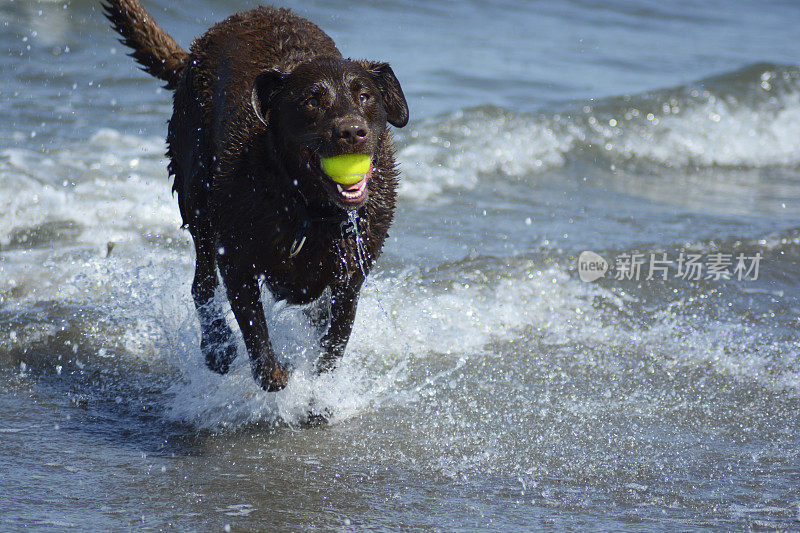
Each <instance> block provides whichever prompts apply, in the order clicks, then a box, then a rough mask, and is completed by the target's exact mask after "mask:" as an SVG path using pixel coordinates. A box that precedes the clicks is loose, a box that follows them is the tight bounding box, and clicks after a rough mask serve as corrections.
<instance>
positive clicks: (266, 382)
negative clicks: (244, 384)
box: [255, 363, 291, 392]
mask: <svg viewBox="0 0 800 533" xmlns="http://www.w3.org/2000/svg"><path fill="white" fill-rule="evenodd" d="M290 376H291V374H290V373H289V371H288V370H286V369H285V368H284V367H283V365H281V364H280V363H273V364H272V365H266V366H264V367H262V369H261V372H260V375H256V376H255V378H256V381H258V383H259V385H261V388H262V389H264V390H265V391H267V392H277V391H279V390H283V389H284V388H286V384H287V383H288V382H289V377H290Z"/></svg>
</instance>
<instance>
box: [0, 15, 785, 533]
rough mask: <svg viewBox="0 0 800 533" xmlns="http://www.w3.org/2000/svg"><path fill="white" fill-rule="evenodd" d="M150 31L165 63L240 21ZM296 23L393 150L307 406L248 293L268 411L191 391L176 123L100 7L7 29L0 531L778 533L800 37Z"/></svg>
mask: <svg viewBox="0 0 800 533" xmlns="http://www.w3.org/2000/svg"><path fill="white" fill-rule="evenodd" d="M600 4H603V5H600ZM145 5H147V7H149V8H150V10H151V12H152V14H153V15H154V16H155V17H156V19H157V20H159V22H160V23H161V24H162V25H163V26H164V27H165V28H166V29H168V30H169V31H170V32H171V33H173V35H175V36H176V38H177V39H178V40H179V41H180V42H181V43H182V44H183V45H184V46H188V43H189V42H190V40H191V38H193V37H194V36H196V35H197V34H199V33H200V32H202V31H203V30H204V29H205V28H206V27H208V26H209V25H210V24H211V23H213V22H216V21H217V20H219V19H221V18H222V17H224V16H225V15H227V14H229V13H231V12H233V11H236V10H239V9H243V8H246V7H249V6H250V4H246V3H244V2H234V1H228V2H221V1H219V2H211V1H199V2H192V3H185V4H184V3H173V2H164V1H163V0H153V1H149V2H148V1H145ZM295 7H296V9H297V10H298V11H299V12H300V13H301V14H303V15H304V16H307V17H309V18H311V19H312V20H314V21H315V22H317V23H318V24H320V25H321V26H322V27H323V28H324V29H326V30H327V31H328V32H329V33H330V34H331V35H332V36H333V37H334V38H335V39H336V40H337V42H339V43H340V45H341V48H342V50H343V52H344V53H345V54H346V55H348V56H353V57H372V58H380V59H384V60H388V61H390V62H391V63H392V65H393V67H394V70H395V72H396V73H397V74H398V77H399V78H400V80H401V82H402V84H403V86H404V88H405V90H406V94H407V96H408V100H409V103H410V106H411V111H412V117H413V120H412V123H411V124H410V125H409V127H407V128H405V129H403V130H398V131H397V132H396V137H397V146H398V158H399V161H400V164H401V168H402V172H403V178H402V185H401V189H400V203H399V208H398V212H397V217H396V223H395V225H394V226H393V228H392V231H391V237H390V239H389V241H388V242H387V244H386V247H385V250H384V254H383V255H382V257H381V258H380V259H379V261H378V263H377V267H376V269H375V271H374V272H373V274H372V275H371V277H370V278H369V279H368V281H367V283H366V285H365V287H364V289H363V291H362V295H361V301H360V306H359V312H358V317H357V320H356V323H355V328H354V331H353V336H352V339H351V341H350V344H349V346H348V350H347V354H346V356H345V358H344V360H343V361H342V364H341V365H340V367H339V368H338V369H337V370H336V371H335V372H334V373H332V374H328V375H323V376H315V375H314V373H313V372H312V368H313V362H314V357H315V356H316V355H317V354H318V351H317V348H316V343H317V341H318V336H319V334H318V333H317V332H315V331H314V330H313V329H312V328H311V327H310V326H309V323H308V319H307V317H306V315H307V311H308V310H302V309H293V308H290V307H288V306H286V305H285V304H284V303H283V302H275V301H273V300H272V299H271V298H270V296H269V295H267V294H265V295H264V299H265V302H266V303H267V315H268V320H269V323H270V324H271V335H272V337H273V340H274V343H275V346H276V349H277V351H278V353H280V354H281V357H282V358H283V359H284V360H285V361H286V362H287V363H289V364H291V365H292V367H294V368H295V373H294V375H293V378H292V380H291V381H290V382H289V385H288V387H287V388H286V390H284V391H282V392H280V393H277V394H274V393H265V392H263V391H261V390H260V389H259V388H258V387H257V386H256V385H255V383H254V382H253V380H252V378H251V376H250V369H249V365H248V362H247V358H246V356H245V354H244V348H243V346H240V347H239V349H240V354H241V355H240V357H239V358H238V359H237V361H236V362H235V364H234V367H233V369H232V370H231V372H230V373H229V374H228V375H226V376H218V375H216V374H213V373H211V372H209V371H208V370H206V369H205V367H204V365H203V358H202V356H201V354H200V352H199V330H198V325H197V322H196V319H195V316H194V310H193V306H192V303H191V297H190V293H189V289H190V283H191V276H192V271H193V259H192V253H193V252H192V249H191V244H190V241H189V239H188V236H187V234H186V233H185V232H184V231H182V230H180V229H179V224H180V220H179V214H178V210H177V204H176V201H175V199H174V198H172V196H171V194H170V186H169V181H168V179H167V175H166V161H165V158H164V156H163V153H164V149H165V146H164V141H163V138H164V134H165V129H166V127H165V120H166V119H167V118H168V116H169V113H170V109H171V107H170V106H171V99H170V95H169V93H168V92H167V91H165V90H162V89H159V88H158V83H156V82H155V81H154V80H152V79H149V78H147V76H145V75H144V74H142V73H140V72H139V71H138V70H137V69H136V67H135V66H134V64H133V62H132V61H131V60H130V59H129V58H127V57H126V56H125V50H124V49H123V47H122V46H121V45H119V44H118V43H117V42H116V41H115V38H114V36H113V35H112V33H111V31H110V30H109V29H108V27H107V23H106V22H105V20H104V19H103V18H102V16H101V15H100V13H99V12H98V11H97V9H96V5H95V3H93V2H90V1H88V0H80V1H72V2H69V3H65V2H62V1H51V2H34V1H30V0H27V1H11V2H5V3H3V4H2V5H0V24H1V25H2V29H3V31H2V32H0V43H1V44H2V48H1V49H0V50H1V55H0V57H1V58H2V59H1V60H0V61H2V72H3V76H2V81H0V110H2V112H3V117H4V121H3V126H2V127H0V183H1V184H2V188H0V413H2V414H0V443H1V447H2V450H3V453H2V454H0V472H2V475H0V494H2V497H0V529H3V530H13V529H24V528H30V527H33V528H36V529H49V528H52V529H55V530H62V529H66V528H70V527H72V528H75V529H87V528H89V529H95V530H104V529H114V530H123V529H140V528H149V529H166V528H170V527H174V528H176V529H178V530H219V529H223V528H224V527H225V526H226V525H229V526H231V528H232V529H233V530H236V529H237V528H238V529H242V530H274V529H287V530H309V529H322V530H329V529H341V530H365V529H370V530H373V529H377V530H380V529H404V530H406V529H419V530H422V529H426V530H427V529H439V530H452V529H461V530H482V529H493V530H495V529H496V530H508V531H517V530H520V529H552V530H564V529H572V530H585V529H593V530H598V529H600V530H602V529H607V530H632V531H640V530H650V529H655V530H698V529H723V530H736V529H748V528H755V529H767V530H770V529H789V530H794V529H798V528H800V521H798V519H799V518H798V517H799V516H800V437H799V436H798V431H800V405H799V404H798V401H800V361H799V360H798V354H800V331H799V330H798V326H800V324H799V323H798V313H800V299H799V297H800V265H798V259H800V215H798V207H799V206H800V69H798V67H797V66H796V65H797V64H798V61H800V52H798V50H800V49H799V48H798V41H797V33H796V32H797V27H798V23H800V6H798V5H796V4H794V3H791V2H786V3H779V2H774V3H770V5H763V4H758V5H756V4H755V3H752V4H751V3H749V2H703V3H689V2H685V3H684V2H677V3H652V2H636V3H631V2H609V3H584V2H565V3H559V4H554V5H552V6H551V5H550V4H539V3H527V2H510V3H509V2H505V3H502V4H499V5H498V4H486V3H460V2H458V3H457V2H445V3H441V2H440V3H430V2H428V3H418V4H406V3H403V4H399V3H393V2H377V3H376V2H351V3H348V4H347V7H346V8H342V7H341V6H339V5H335V4H333V3H330V4H329V3H325V2H312V3H308V2H304V3H298V4H297V5H296V6H295ZM585 250H591V251H593V252H595V253H597V254H599V255H600V256H602V257H603V258H605V259H606V260H607V261H608V262H609V263H610V264H611V266H612V267H613V266H614V263H615V261H616V260H617V259H619V258H621V257H625V256H626V254H637V253H639V254H642V255H643V257H646V258H648V259H649V258H650V256H653V255H654V254H657V257H662V254H666V256H667V257H668V258H669V259H671V260H677V259H678V258H679V257H680V255H681V254H682V253H683V254H684V257H686V256H687V255H689V254H694V255H697V256H699V257H700V258H701V259H702V260H703V261H704V262H706V263H708V262H709V261H710V260H711V257H712V256H713V255H714V254H717V253H722V254H730V257H731V258H735V257H737V256H743V257H746V258H753V257H756V256H758V257H760V258H761V261H760V265H759V267H760V268H759V272H758V275H757V276H755V277H756V278H757V279H751V278H752V277H753V276H751V278H747V277H746V276H745V277H744V279H741V280H740V279H738V277H737V276H736V275H733V276H731V278H732V279H724V278H723V279H714V278H713V276H712V277H711V279H705V277H706V276H702V279H683V278H681V276H680V275H679V271H678V265H677V263H676V262H675V263H673V264H671V266H670V267H669V270H668V271H667V272H666V274H667V276H666V277H667V279H666V280H664V279H662V278H661V276H654V277H653V279H650V280H646V279H645V277H646V276H645V274H646V268H645V269H644V270H643V273H642V275H641V276H640V277H639V279H638V280H637V279H632V280H631V279H628V280H625V279H623V280H617V279H615V277H616V276H617V274H618V271H617V270H616V269H612V270H611V271H609V272H608V273H607V274H606V276H605V277H604V278H601V279H599V280H597V281H595V282H592V283H587V282H583V281H581V280H580V278H579V275H578V274H579V273H578V265H577V258H578V256H579V254H580V253H581V252H582V251H585ZM364 260H366V259H364ZM732 260H733V259H732ZM732 266H733V265H732ZM731 270H732V268H731ZM751 274H752V272H751ZM323 300H324V299H323ZM317 305H318V306H321V309H322V310H323V311H324V308H325V305H326V302H325V301H321V302H319V303H318V304H317ZM314 412H319V413H329V414H330V416H331V420H330V423H329V424H328V425H324V426H320V427H309V426H308V424H307V421H308V415H309V414H310V413H312V414H313V413H314Z"/></svg>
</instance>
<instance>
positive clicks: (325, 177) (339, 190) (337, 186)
mask: <svg viewBox="0 0 800 533" xmlns="http://www.w3.org/2000/svg"><path fill="white" fill-rule="evenodd" d="M305 152H306V154H304V155H306V156H307V159H308V163H307V165H306V166H307V167H308V168H309V169H310V170H312V171H313V172H314V173H315V174H317V175H318V177H319V179H320V181H321V182H322V185H323V187H324V188H325V190H326V192H327V193H328V195H329V196H330V198H331V200H333V203H334V204H337V205H339V206H340V207H342V208H344V209H351V208H355V207H358V206H360V205H361V204H363V203H364V202H365V201H366V200H367V198H368V197H369V189H368V188H367V183H368V182H369V180H370V178H372V173H373V171H374V170H375V166H374V163H373V161H374V159H373V158H370V161H369V169H368V170H367V171H366V172H365V173H363V174H358V175H350V176H348V179H347V180H346V181H345V182H341V181H342V180H341V178H340V179H335V178H334V177H332V176H330V175H329V174H328V173H327V172H325V170H324V168H323V165H322V160H321V158H320V157H319V155H316V154H313V153H312V152H311V151H310V150H308V151H305ZM359 177H360V179H359Z"/></svg>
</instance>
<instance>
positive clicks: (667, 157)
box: [399, 64, 800, 199]
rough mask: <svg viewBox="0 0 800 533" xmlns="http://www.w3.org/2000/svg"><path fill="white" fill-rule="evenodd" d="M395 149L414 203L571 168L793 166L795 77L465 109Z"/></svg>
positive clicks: (781, 73)
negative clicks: (550, 108)
mask: <svg viewBox="0 0 800 533" xmlns="http://www.w3.org/2000/svg"><path fill="white" fill-rule="evenodd" d="M400 144H401V149H400V151H399V159H400V162H401V164H402V167H403V170H404V175H405V176H406V180H405V181H404V184H403V193H404V194H405V195H406V196H407V197H410V198H420V199H422V198H427V197H429V196H430V195H431V194H432V193H437V192H440V191H441V190H443V189H446V188H463V189H473V188H475V187H476V186H477V184H478V183H479V181H481V180H484V179H487V178H492V177H495V178H497V179H508V178H515V179H524V178H525V177H526V176H530V175H537V174H541V173H543V172H547V171H553V170H557V169H559V168H561V167H564V166H565V165H568V164H570V163H575V164H577V165H580V166H582V167H583V168H584V169H586V168H587V167H598V166H599V167H600V168H605V169H610V170H615V169H617V168H619V167H625V168H629V167H636V168H638V169H640V170H641V169H645V170H649V171H652V170H655V171H658V170H659V169H664V168H667V169H673V170H674V169H683V170H686V171H692V170H695V169H698V168H703V167H713V166H722V167H737V168H757V167H772V166H796V165H798V164H800V68H797V67H793V66H781V65H771V64H757V65H752V66H749V67H746V68H743V69H741V70H738V71H735V72H732V73H728V74H725V75H720V76H715V77H712V78H707V79H704V80H701V81H698V82H696V83H692V84H688V85H685V86H680V87H676V88H672V89H662V90H657V91H653V92H648V93H644V94H638V95H631V96H623V97H616V98H609V99H605V100H600V101H597V102H583V103H577V104H576V105H575V106H573V107H571V108H568V109H565V110H561V111H558V112H546V113H544V112H543V113H539V114H518V113H515V112H513V111H509V110H505V109H501V108H497V107H491V106H484V107H478V108H472V109H467V110H462V111H458V112H456V113H454V114H452V115H449V116H444V117H436V118H432V119H428V120H424V121H422V122H419V123H417V124H415V125H414V126H413V128H412V130H411V131H410V132H409V133H407V134H404V135H402V136H401V143H400ZM585 171H586V172H591V169H589V170H585Z"/></svg>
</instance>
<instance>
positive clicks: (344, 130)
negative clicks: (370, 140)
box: [336, 120, 369, 144]
mask: <svg viewBox="0 0 800 533" xmlns="http://www.w3.org/2000/svg"><path fill="white" fill-rule="evenodd" d="M368 133H369V131H368V130H367V127H366V126H365V125H364V124H362V123H361V122H359V121H357V120H345V121H343V122H341V123H339V125H338V126H337V128H336V135H337V137H338V139H339V140H340V141H343V142H346V143H349V144H358V143H360V142H361V141H363V140H364V139H365V138H366V137H367V134H368Z"/></svg>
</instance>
